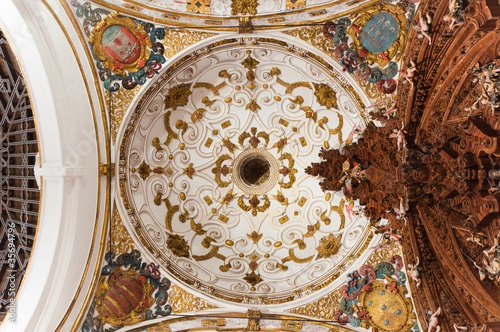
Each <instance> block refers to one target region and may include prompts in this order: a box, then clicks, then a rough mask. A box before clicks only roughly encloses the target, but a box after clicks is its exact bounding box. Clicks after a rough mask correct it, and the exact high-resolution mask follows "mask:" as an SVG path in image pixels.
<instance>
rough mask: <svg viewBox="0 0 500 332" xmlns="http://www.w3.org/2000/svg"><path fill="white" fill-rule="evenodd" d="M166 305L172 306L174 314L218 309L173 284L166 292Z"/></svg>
mask: <svg viewBox="0 0 500 332" xmlns="http://www.w3.org/2000/svg"><path fill="white" fill-rule="evenodd" d="M168 303H169V304H170V305H171V306H172V312H173V313H174V314H180V313H184V312H196V311H202V310H208V309H216V308H218V307H217V306H216V305H214V304H212V303H210V302H207V301H205V300H203V299H201V298H199V297H195V296H194V295H192V294H191V293H188V292H186V291H185V290H184V289H182V288H181V287H179V286H177V285H175V284H173V285H172V286H171V287H170V290H169V291H168Z"/></svg>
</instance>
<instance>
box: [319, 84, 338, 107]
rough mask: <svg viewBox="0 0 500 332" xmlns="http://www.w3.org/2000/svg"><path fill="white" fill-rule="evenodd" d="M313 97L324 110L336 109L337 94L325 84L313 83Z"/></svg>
mask: <svg viewBox="0 0 500 332" xmlns="http://www.w3.org/2000/svg"><path fill="white" fill-rule="evenodd" d="M314 96H316V100H317V101H318V104H320V105H321V106H325V107H326V108H338V105H337V94H336V93H335V91H333V88H332V87H331V86H329V85H327V84H325V83H319V84H318V83H314Z"/></svg>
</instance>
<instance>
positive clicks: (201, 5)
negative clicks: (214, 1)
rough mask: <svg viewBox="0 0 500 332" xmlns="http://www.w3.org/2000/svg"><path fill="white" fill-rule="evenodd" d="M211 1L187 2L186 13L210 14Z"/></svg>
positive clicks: (196, 0)
mask: <svg viewBox="0 0 500 332" xmlns="http://www.w3.org/2000/svg"><path fill="white" fill-rule="evenodd" d="M210 5H211V0H188V1H187V4H186V11H187V12H190V13H195V14H208V15H210V14H211V11H210Z"/></svg>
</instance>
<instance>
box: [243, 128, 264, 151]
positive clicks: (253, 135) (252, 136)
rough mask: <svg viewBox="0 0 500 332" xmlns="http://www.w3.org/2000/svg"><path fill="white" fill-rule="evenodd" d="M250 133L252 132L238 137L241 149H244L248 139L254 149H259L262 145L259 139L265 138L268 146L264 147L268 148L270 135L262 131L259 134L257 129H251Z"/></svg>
mask: <svg viewBox="0 0 500 332" xmlns="http://www.w3.org/2000/svg"><path fill="white" fill-rule="evenodd" d="M250 132H251V134H250V133H248V132H244V133H242V134H241V135H240V136H238V143H239V144H240V146H241V147H243V143H244V142H245V140H246V139H247V138H250V140H249V141H248V143H250V145H251V146H252V148H254V149H255V148H257V146H258V145H259V143H260V141H259V137H260V138H263V139H264V140H265V141H266V144H265V145H264V147H267V144H269V134H267V133H266V132H265V131H260V132H258V133H257V128H256V127H252V128H250Z"/></svg>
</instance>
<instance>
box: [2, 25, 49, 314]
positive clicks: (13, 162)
mask: <svg viewBox="0 0 500 332" xmlns="http://www.w3.org/2000/svg"><path fill="white" fill-rule="evenodd" d="M0 114H1V118H0V156H1V157H0V158H1V159H0V160H1V162H2V168H1V174H0V185H1V204H2V216H1V218H0V234H1V236H0V239H1V242H0V257H1V259H2V260H1V266H0V277H1V279H0V294H1V296H0V319H1V318H3V317H5V313H6V312H7V310H8V305H9V303H10V299H11V298H12V286H13V285H14V284H15V291H14V293H17V290H18V289H19V285H20V283H21V280H22V278H23V276H24V272H25V270H26V266H27V265H28V261H29V258H30V255H31V250H32V246H33V241H34V238H35V233H36V227H37V222H38V206H39V199H40V191H39V189H38V186H37V183H36V180H35V176H34V171H33V168H34V165H35V160H36V155H37V152H38V144H37V135H36V128H35V123H34V118H33V111H32V110H31V103H30V99H29V96H28V91H27V89H26V85H25V82H24V79H23V77H22V75H21V73H20V69H19V66H18V64H17V62H16V60H15V57H14V54H13V53H12V50H11V49H10V47H9V44H8V42H7V39H6V38H5V36H4V34H3V32H2V31H0ZM9 234H10V235H13V236H9ZM9 243H10V247H9ZM9 259H11V260H9ZM12 275H15V279H14V280H15V281H14V283H11V279H9V276H12Z"/></svg>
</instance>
